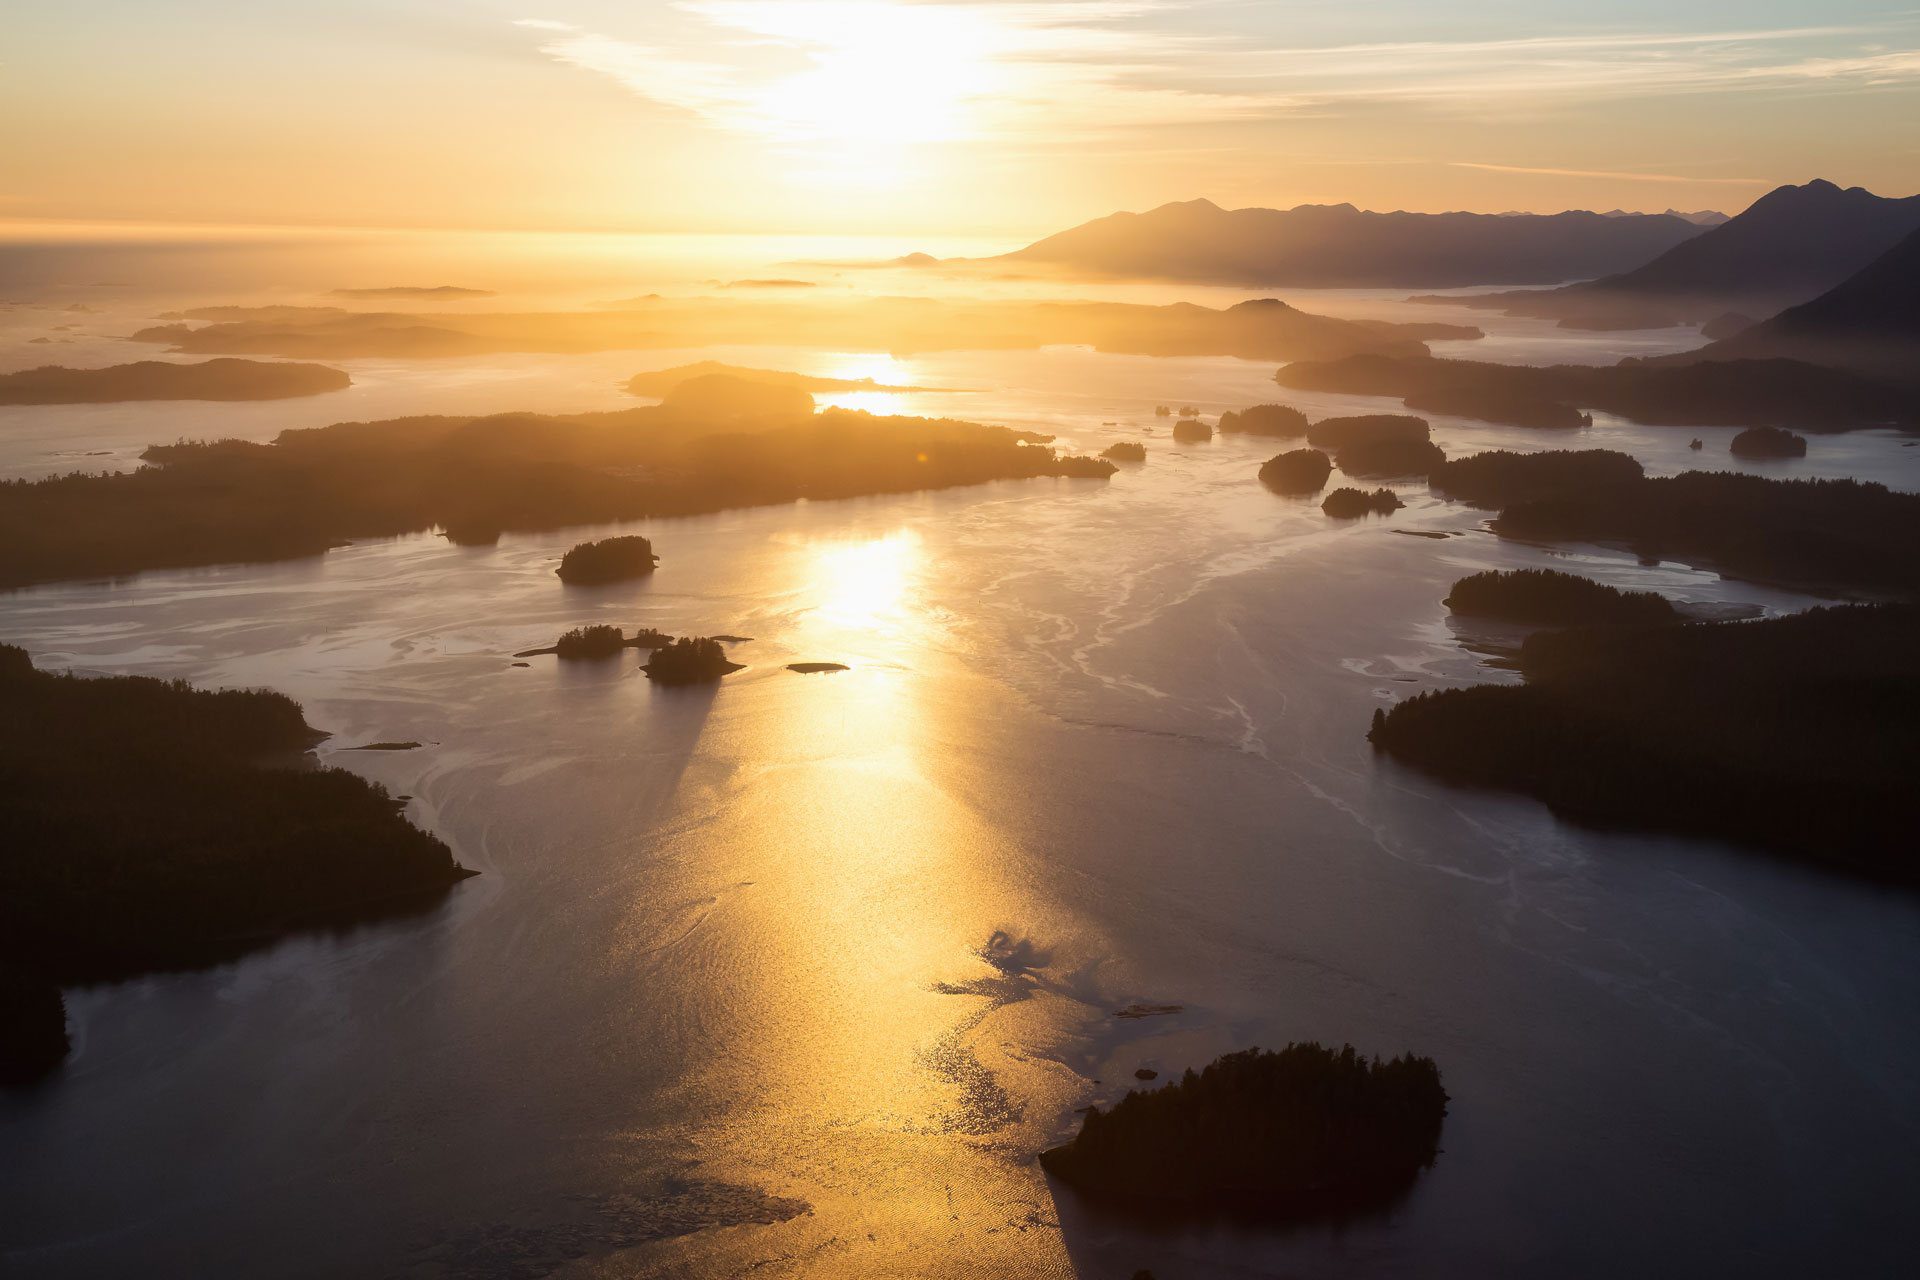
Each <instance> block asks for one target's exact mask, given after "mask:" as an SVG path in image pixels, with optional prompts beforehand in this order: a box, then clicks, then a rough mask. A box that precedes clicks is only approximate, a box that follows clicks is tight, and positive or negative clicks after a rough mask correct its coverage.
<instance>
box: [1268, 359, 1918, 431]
mask: <svg viewBox="0 0 1920 1280" xmlns="http://www.w3.org/2000/svg"><path fill="white" fill-rule="evenodd" d="M1274 379H1275V381H1277V382H1278V383H1279V384H1280V385H1281V386H1284V387H1292V388H1294V389H1296V390H1302V391H1334V392H1341V393H1343V394H1349V395H1368V396H1395V397H1398V398H1399V399H1400V400H1401V401H1402V403H1404V404H1406V405H1407V407H1409V408H1414V407H1418V406H1417V405H1416V404H1415V402H1416V401H1418V402H1419V405H1424V406H1431V405H1435V404H1442V405H1445V406H1447V407H1446V408H1444V409H1436V410H1434V411H1435V412H1451V413H1457V414H1460V415H1462V416H1466V417H1477V418H1484V419H1486V420H1487V421H1491V422H1503V423H1508V424H1510V425H1518V426H1553V427H1563V426H1573V425H1576V423H1575V422H1574V418H1575V417H1584V413H1583V412H1582V411H1589V410H1591V411H1598V412H1601V413H1610V414H1613V415H1615V416H1616V417H1621V418H1625V419H1627V420H1628V421H1630V422H1638V423H1643V424H1646V425H1648V426H1686V427H1696V426H1729V427H1732V426H1740V427H1744V426H1754V425H1758V426H1776V427H1792V428H1795V429H1798V430H1802V431H1847V430H1852V429H1854V428H1858V427H1875V426H1889V425H1895V426H1897V425H1903V424H1911V423H1914V422H1920V395H1916V394H1915V393H1914V392H1913V391H1912V390H1910V389H1903V388H1900V387H1897V386H1894V385H1892V384H1890V383H1887V382H1883V381H1880V380H1878V379H1874V378H1869V377H1865V376H1863V375H1860V374H1856V373H1849V372H1845V371H1843V370H1839V369H1829V368H1824V367H1822V366H1819V365H1813V364H1807V363H1804V362H1802V361H1798V360H1786V359H1764V360H1707V361H1698V362H1694V363H1668V362H1665V361H1660V362H1655V361H1636V360H1626V361H1622V362H1621V363H1619V364H1617V365H1601V366H1590V365H1549V366H1545V367H1539V366H1533V365H1512V364H1488V363H1480V362H1476V361H1470V360H1441V359H1435V358H1432V357H1421V356H1413V357H1406V356H1382V355H1358V356H1351V357H1347V358H1345V359H1338V360H1330V361H1305V360H1303V361H1296V362H1295V363H1293V364H1289V365H1287V366H1285V367H1284V368H1282V369H1281V370H1280V371H1279V372H1278V373H1276V374H1275V375H1274Z"/></svg>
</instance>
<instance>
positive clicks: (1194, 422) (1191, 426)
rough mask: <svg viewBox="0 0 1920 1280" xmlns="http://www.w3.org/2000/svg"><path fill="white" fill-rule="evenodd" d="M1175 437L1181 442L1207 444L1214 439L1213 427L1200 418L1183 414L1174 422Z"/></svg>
mask: <svg viewBox="0 0 1920 1280" xmlns="http://www.w3.org/2000/svg"><path fill="white" fill-rule="evenodd" d="M1173 438H1174V439H1175V440H1177V441H1179V442H1180V443H1181V444H1205V443H1206V442H1207V441H1209V440H1211V439H1213V428H1212V427H1210V426H1208V425H1207V424H1206V423H1204V422H1202V421H1200V419H1198V418H1190V417H1187V416H1185V415H1184V414H1183V415H1182V416H1181V417H1180V418H1179V420H1178V421H1176V422H1175V423H1174V424H1173Z"/></svg>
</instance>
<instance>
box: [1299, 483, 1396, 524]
mask: <svg viewBox="0 0 1920 1280" xmlns="http://www.w3.org/2000/svg"><path fill="white" fill-rule="evenodd" d="M1405 505H1407V504H1406V503H1404V502H1402V501H1400V495H1399V494H1397V493H1395V492H1394V491H1393V490H1391V489H1375V490H1374V491H1373V492H1372V493H1368V492H1367V491H1366V490H1364V489H1335V490H1334V491H1333V492H1332V493H1330V494H1328V495H1327V497H1326V501H1324V502H1322V503H1321V504H1320V509H1321V510H1322V511H1324V512H1326V513H1327V514H1328V515H1330V516H1332V517H1333V518H1334V519H1335V520H1358V519H1359V518H1360V517H1362V516H1376V515H1377V516H1385V515H1392V514H1393V513H1394V512H1396V511H1398V510H1399V509H1400V508H1401V507H1404V506H1405Z"/></svg>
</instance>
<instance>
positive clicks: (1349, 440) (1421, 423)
mask: <svg viewBox="0 0 1920 1280" xmlns="http://www.w3.org/2000/svg"><path fill="white" fill-rule="evenodd" d="M1432 435H1433V429H1432V428H1431V427H1430V426H1428V425H1427V420H1426V419H1425V418H1415V417H1410V416H1408V415H1406V414H1399V413H1378V414H1362V415H1360V416H1357V417H1350V418H1326V419H1323V420H1322V421H1320V422H1316V423H1314V424H1313V426H1312V427H1311V428H1309V429H1308V431H1307V443H1308V444H1311V445H1315V446H1317V447H1319V448H1322V449H1331V450H1333V454H1334V461H1335V463H1337V464H1338V465H1339V467H1340V470H1342V471H1344V472H1345V473H1346V474H1348V475H1350V476H1353V477H1354V478H1356V479H1360V478H1363V477H1364V478H1379V477H1388V476H1424V475H1426V474H1428V473H1429V472H1431V471H1432V470H1433V469H1434V468H1435V467H1438V466H1439V465H1440V464H1441V463H1443V462H1445V461H1446V460H1447V455H1446V454H1445V453H1443V452H1441V450H1440V446H1438V445H1436V444H1434V443H1433V440H1432Z"/></svg>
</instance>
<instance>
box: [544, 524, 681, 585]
mask: <svg viewBox="0 0 1920 1280" xmlns="http://www.w3.org/2000/svg"><path fill="white" fill-rule="evenodd" d="M659 563H660V557H659V556H657V555H655V554H654V553H653V543H651V542H649V541H648V540H647V539H645V538H642V537H640V536H639V535H637V534H630V535H628V536H626V537H621V538H607V539H604V540H603V541H600V542H582V543H580V544H579V545H578V546H576V547H574V548H573V549H572V550H570V551H568V552H567V554H565V555H564V556H561V557H560V567H559V568H558V569H555V570H554V572H555V573H557V574H559V575H560V581H562V582H564V583H567V584H568V585H569V586H599V585H602V584H604V583H609V582H625V581H627V580H629V579H632V578H644V577H646V576H647V575H648V574H650V573H652V572H653V568H654V566H655V565H657V564H659Z"/></svg>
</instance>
